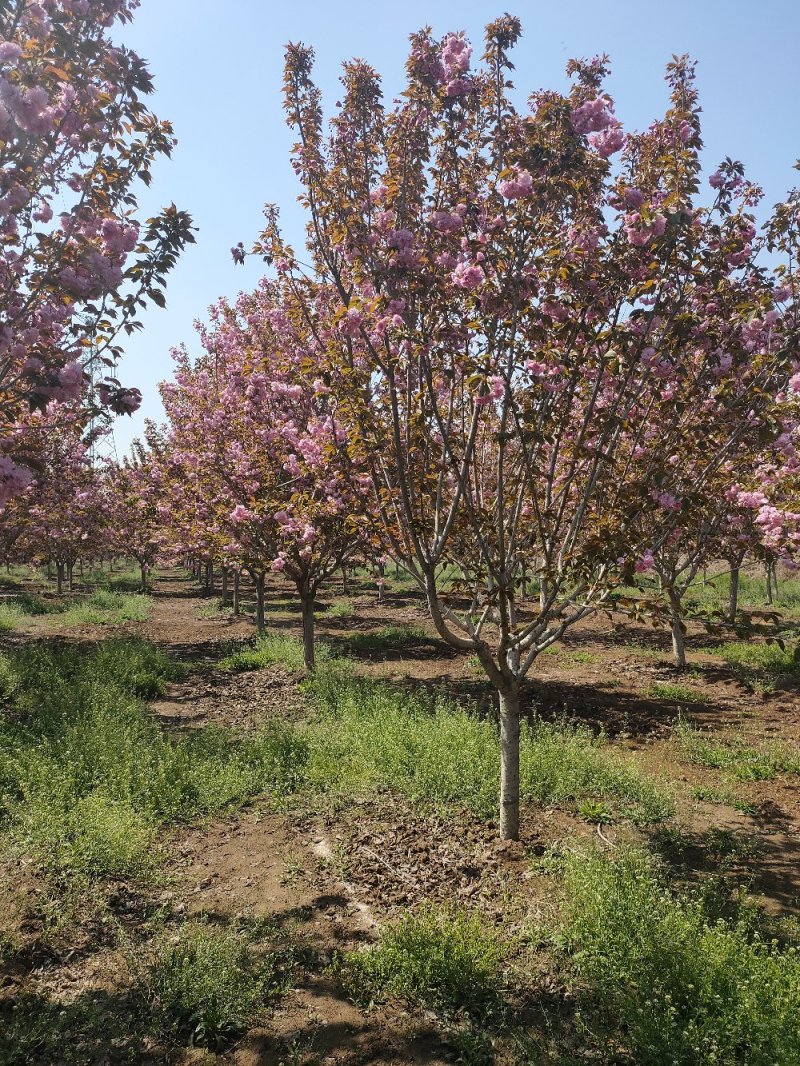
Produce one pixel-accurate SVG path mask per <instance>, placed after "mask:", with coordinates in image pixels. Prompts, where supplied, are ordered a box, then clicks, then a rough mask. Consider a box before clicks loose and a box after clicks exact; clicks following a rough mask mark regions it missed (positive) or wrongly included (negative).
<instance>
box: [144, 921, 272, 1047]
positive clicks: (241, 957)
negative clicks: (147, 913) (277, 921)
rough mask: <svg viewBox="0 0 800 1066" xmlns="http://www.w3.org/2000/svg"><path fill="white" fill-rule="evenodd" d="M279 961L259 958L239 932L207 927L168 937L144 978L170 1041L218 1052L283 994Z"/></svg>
mask: <svg viewBox="0 0 800 1066" xmlns="http://www.w3.org/2000/svg"><path fill="white" fill-rule="evenodd" d="M276 963H277V960H276V956H275V955H274V954H271V953H266V954H264V953H261V954H257V953H256V952H255V951H254V947H253V944H252V942H251V941H250V939H249V938H248V937H247V936H245V935H244V933H243V932H241V931H240V930H238V929H235V928H228V929H217V928H214V927H212V926H210V925H207V924H205V923H202V922H198V923H195V924H193V925H187V926H184V927H183V928H182V929H181V930H180V932H179V933H178V934H177V936H172V937H169V938H167V937H163V938H162V939H161V941H160V942H159V944H158V945H157V950H156V954H155V957H154V959H153V961H152V962H151V964H150V966H149V967H148V968H147V970H146V971H145V972H144V974H143V975H142V977H141V982H142V986H143V990H144V992H145V994H146V997H147V1001H148V1005H149V1006H150V1009H151V1010H152V1011H153V1014H154V1016H155V1018H156V1020H157V1022H158V1023H159V1025H160V1027H161V1029H162V1030H163V1031H164V1032H165V1033H166V1034H167V1035H169V1036H171V1037H173V1038H176V1039H178V1040H179V1041H182V1042H188V1043H190V1044H192V1045H194V1046H198V1047H207V1048H210V1049H212V1050H218V1049H220V1048H223V1047H224V1046H225V1045H226V1044H229V1043H230V1042H231V1041H232V1040H234V1039H235V1038H236V1037H237V1036H240V1035H241V1034H242V1033H243V1032H244V1031H245V1030H246V1029H247V1028H248V1026H249V1025H250V1024H251V1023H252V1022H253V1021H254V1019H255V1018H256V1017H257V1016H258V1014H259V1012H260V1011H262V1010H263V1008H264V1007H265V1005H266V1003H267V1000H268V999H269V997H270V996H274V995H275V994H277V992H278V991H279V989H280V983H279V979H278V970H277V965H276Z"/></svg>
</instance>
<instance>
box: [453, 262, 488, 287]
mask: <svg viewBox="0 0 800 1066" xmlns="http://www.w3.org/2000/svg"><path fill="white" fill-rule="evenodd" d="M450 276H451V278H452V279H453V284H454V285H457V286H458V288H459V289H467V290H470V289H477V288H478V286H479V285H481V284H482V283H483V282H484V281H485V280H486V275H485V274H484V273H483V271H482V270H481V268H480V267H479V266H476V265H475V264H474V263H468V262H463V263H459V264H458V266H457V267H456V268H455V270H454V271H453V273H452V274H451V275H450Z"/></svg>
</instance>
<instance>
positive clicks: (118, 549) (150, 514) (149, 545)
mask: <svg viewBox="0 0 800 1066" xmlns="http://www.w3.org/2000/svg"><path fill="white" fill-rule="evenodd" d="M145 439H146V443H145V444H142V442H140V441H135V442H134V445H133V448H132V453H131V456H130V457H129V458H126V459H124V460H123V461H122V462H121V463H109V464H108V466H107V467H106V468H105V470H104V471H103V479H102V481H103V487H104V498H105V506H106V511H107V519H106V522H107V542H108V545H109V547H110V548H111V551H112V553H118V554H119V555H122V556H124V557H132V558H134V559H135V560H136V562H137V563H138V565H139V574H140V578H141V590H142V592H146V591H147V582H148V575H149V574H150V572H151V571H152V569H153V567H154V566H155V563H156V560H157V559H158V556H159V554H160V553H161V552H162V550H163V547H164V541H165V536H164V521H163V519H162V513H163V511H162V508H163V506H164V501H165V496H166V491H165V490H166V489H167V484H166V479H165V474H164V471H163V469H162V466H161V463H160V462H159V455H158V444H159V442H158V439H157V433H156V430H155V426H153V424H152V423H150V424H149V426H148V427H147V429H146V431H145Z"/></svg>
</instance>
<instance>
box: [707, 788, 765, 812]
mask: <svg viewBox="0 0 800 1066" xmlns="http://www.w3.org/2000/svg"><path fill="white" fill-rule="evenodd" d="M692 796H694V798H695V799H698V800H702V801H704V802H705V803H717V804H720V806H724V807H732V808H733V809H734V810H735V811H741V812H742V813H743V814H754V813H755V811H756V808H755V807H754V806H753V804H752V803H749V802H748V801H747V800H746V799H744V797H743V796H741V795H740V794H739V793H738V792H735V791H734V790H732V789H730V788H724V787H723V788H719V787H717V788H714V787H713V786H711V785H698V786H697V787H695V788H693V789H692Z"/></svg>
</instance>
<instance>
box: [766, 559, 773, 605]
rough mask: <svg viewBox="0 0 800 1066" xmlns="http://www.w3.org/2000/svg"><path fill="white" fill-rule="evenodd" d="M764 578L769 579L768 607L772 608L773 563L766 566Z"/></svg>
mask: <svg viewBox="0 0 800 1066" xmlns="http://www.w3.org/2000/svg"><path fill="white" fill-rule="evenodd" d="M764 576H765V577H766V579H767V606H768V607H771V606H772V563H767V564H766V565H765V566H764Z"/></svg>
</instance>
